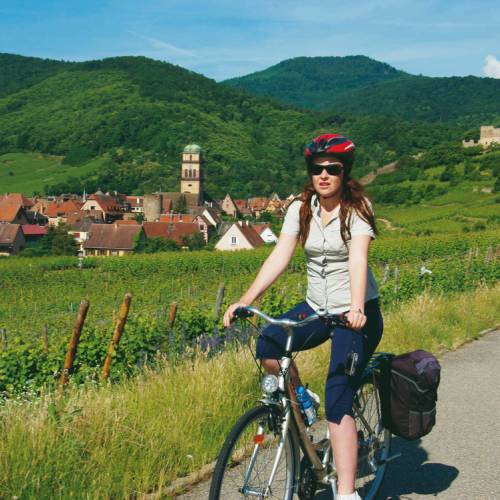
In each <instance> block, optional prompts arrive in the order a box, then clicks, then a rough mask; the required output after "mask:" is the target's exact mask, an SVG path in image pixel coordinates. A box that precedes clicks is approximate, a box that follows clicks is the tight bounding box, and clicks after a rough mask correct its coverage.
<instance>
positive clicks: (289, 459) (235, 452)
mask: <svg viewBox="0 0 500 500" xmlns="http://www.w3.org/2000/svg"><path fill="white" fill-rule="evenodd" d="M281 424H282V419H281V411H280V410H279V409H276V408H272V407H267V406H258V407H255V408H252V409H251V410H249V411H248V412H247V413H245V414H244V415H243V416H242V417H241V418H240V419H239V420H238V421H237V422H236V424H235V425H234V427H233V429H232V430H231V432H230V434H229V436H228V437H227V439H226V442H225V443H224V446H223V447H222V450H221V452H220V455H219V458H218V460H217V464H216V466H215V471H214V476H213V478H212V484H211V486H210V496H209V500H219V499H220V500H235V499H238V498H255V497H257V498H264V497H265V498H275V499H280V500H291V499H292V496H293V487H294V478H295V467H296V464H295V455H294V441H293V437H292V434H291V432H290V430H289V431H288V432H287V434H286V436H285V437H284V438H283V437H282V432H281ZM278 454H279V457H278ZM273 470H274V478H273V480H272V483H271V484H270V480H271V475H272V473H273Z"/></svg>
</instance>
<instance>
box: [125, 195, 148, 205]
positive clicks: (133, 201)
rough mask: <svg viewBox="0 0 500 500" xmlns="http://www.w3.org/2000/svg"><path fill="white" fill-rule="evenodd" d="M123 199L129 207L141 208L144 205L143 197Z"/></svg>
mask: <svg viewBox="0 0 500 500" xmlns="http://www.w3.org/2000/svg"><path fill="white" fill-rule="evenodd" d="M125 199H126V200H127V203H129V204H130V206H131V207H142V206H143V205H144V196H126V197H125Z"/></svg>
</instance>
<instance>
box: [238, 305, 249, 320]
mask: <svg viewBox="0 0 500 500" xmlns="http://www.w3.org/2000/svg"><path fill="white" fill-rule="evenodd" d="M252 316H253V313H252V312H250V311H248V310H247V309H245V308H244V307H238V308H236V309H235V310H234V317H235V318H239V319H246V318H251V317H252Z"/></svg>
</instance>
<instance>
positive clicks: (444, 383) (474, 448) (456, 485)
mask: <svg viewBox="0 0 500 500" xmlns="http://www.w3.org/2000/svg"><path fill="white" fill-rule="evenodd" d="M440 362H441V366H442V375H441V385H440V388H439V401H438V415H437V423H436V426H435V427H434V429H433V431H432V432H431V433H430V434H429V435H427V436H425V437H424V438H422V439H421V440H418V441H413V442H408V441H404V440H402V439H399V438H393V446H392V448H393V452H394V453H398V452H402V453H403V456H402V457H401V458H399V459H397V460H394V461H393V462H391V464H390V466H389V467H388V469H387V473H386V477H385V479H384V483H383V484H382V487H381V490H380V495H379V498H380V499H391V500H397V499H401V500H403V499H405V500H406V499H422V498H430V497H437V498H440V499H450V500H451V499H453V500H456V499H460V500H500V331H496V332H492V333H488V334H486V335H484V336H483V337H482V338H481V339H479V340H476V341H474V342H472V343H470V344H468V345H466V346H464V347H462V348H461V349H459V350H458V351H455V352H450V353H447V354H445V355H444V356H443V357H442V358H441V360H440ZM207 492H208V485H207V483H204V484H201V485H198V487H197V488H195V489H194V490H192V491H191V492H189V493H186V494H185V495H182V496H180V497H179V498H180V499H182V500H194V499H196V500H203V499H206V498H208V493H207ZM316 499H317V500H331V499H332V495H331V492H330V491H328V490H323V491H319V492H318V493H317V495H316ZM224 500H226V499H224ZM227 500H233V499H227ZM234 500H237V499H234Z"/></svg>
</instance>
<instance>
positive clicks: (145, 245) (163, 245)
mask: <svg viewBox="0 0 500 500" xmlns="http://www.w3.org/2000/svg"><path fill="white" fill-rule="evenodd" d="M134 250H135V251H136V252H137V253H158V252H172V251H177V250H179V245H178V244H177V243H176V242H175V241H174V240H169V239H166V238H162V237H157V238H148V239H146V240H145V239H138V240H137V241H136V242H135V246H134Z"/></svg>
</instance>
